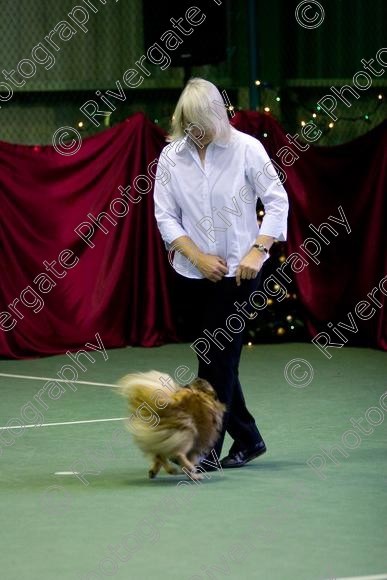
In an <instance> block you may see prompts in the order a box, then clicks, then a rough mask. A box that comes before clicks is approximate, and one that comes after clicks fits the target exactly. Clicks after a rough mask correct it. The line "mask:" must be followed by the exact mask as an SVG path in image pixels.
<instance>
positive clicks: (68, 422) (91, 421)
mask: <svg viewBox="0 0 387 580" xmlns="http://www.w3.org/2000/svg"><path fill="white" fill-rule="evenodd" d="M124 419H127V417H113V418H112V419H87V420H85V421H64V422H63V423H41V424H40V425H39V424H36V425H10V426H9V427H0V430H1V431H4V430H5V429H22V428H23V429H30V428H32V427H56V426H58V425H80V424H81V423H104V422H105V421H123V420H124Z"/></svg>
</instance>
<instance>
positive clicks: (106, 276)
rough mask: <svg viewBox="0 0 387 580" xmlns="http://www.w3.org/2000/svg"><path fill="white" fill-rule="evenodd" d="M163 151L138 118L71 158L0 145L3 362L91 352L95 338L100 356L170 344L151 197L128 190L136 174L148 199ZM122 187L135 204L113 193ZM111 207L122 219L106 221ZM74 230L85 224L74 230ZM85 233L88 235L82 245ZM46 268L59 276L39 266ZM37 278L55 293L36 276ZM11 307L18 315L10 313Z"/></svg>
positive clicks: (164, 269) (152, 129)
mask: <svg viewBox="0 0 387 580" xmlns="http://www.w3.org/2000/svg"><path fill="white" fill-rule="evenodd" d="M164 144H165V139H164V134H163V133H162V132H161V131H160V130H159V129H158V128H157V127H156V126H155V125H153V124H152V123H150V122H149V121H148V120H146V119H145V118H144V115H143V114H136V115H134V116H133V117H130V118H129V119H127V120H126V121H125V122H123V123H121V124H119V125H117V126H115V127H113V128H111V129H108V130H105V131H103V132H102V133H100V134H97V135H95V136H93V137H91V138H87V139H84V142H83V145H82V147H81V149H80V150H79V151H78V152H77V153H76V154H75V155H72V156H67V157H66V156H63V155H60V154H59V153H57V152H56V151H55V149H54V148H53V147H52V146H47V147H40V148H39V147H29V146H22V145H11V144H7V143H0V194H1V229H0V248H1V257H0V265H1V282H0V324H1V330H0V354H1V355H2V356H6V357H14V358H21V357H28V356H38V355H48V354H56V353H62V352H65V351H66V350H70V351H74V350H79V349H80V348H82V347H83V346H84V345H85V343H86V342H92V343H94V344H96V339H95V334H96V333H99V335H100V337H101V340H102V341H103V344H104V345H105V347H106V348H107V347H110V348H112V347H122V346H125V345H127V344H130V345H142V346H154V345H159V344H163V343H165V342H167V341H169V340H174V339H175V330H174V323H173V318H172V311H171V304H170V299H169V294H168V288H169V286H170V284H169V280H168V278H169V276H170V269H169V265H168V262H167V257H166V254H165V250H164V245H163V244H162V242H161V239H160V237H159V235H158V231H157V228H156V225H155V221H154V217H153V201H152V192H148V193H142V194H141V193H138V192H137V191H136V190H135V184H134V181H135V178H136V177H137V176H140V175H144V176H145V177H144V178H141V179H140V180H138V181H137V189H141V190H143V191H144V192H145V191H146V190H147V188H148V184H149V180H150V179H151V177H150V176H151V172H152V167H153V166H151V167H150V168H149V169H148V166H149V164H151V162H152V161H153V160H155V159H156V160H157V158H158V156H159V154H160V150H161V148H162V147H163V146H164ZM153 173H154V169H153ZM128 185H131V189H130V190H128V193H129V194H131V195H132V199H133V200H135V201H134V202H132V201H131V200H130V199H128V198H125V197H124V196H122V195H121V193H120V191H119V189H118V188H119V186H121V187H122V188H127V186H128ZM116 198H120V199H121V200H124V202H125V200H126V203H127V208H128V209H129V212H128V214H127V215H126V216H125V217H115V216H114V213H113V212H115V213H116V214H117V213H118V214H120V213H124V212H125V211H126V210H125V205H124V204H123V203H121V202H119V201H118V202H117V201H114V200H116ZM112 202H114V203H113V206H111V204H112ZM112 210H113V211H112ZM101 212H105V213H106V214H107V215H108V216H110V218H111V220H114V222H115V224H114V223H111V221H108V218H106V217H105V218H103V219H101V221H100V225H101V226H102V227H104V230H106V231H104V230H102V229H101V228H100V227H98V226H97V225H96V224H95V223H94V224H93V221H92V218H90V217H88V216H87V214H92V215H93V216H94V217H95V218H98V216H99V215H100V213H101ZM83 222H87V223H89V224H90V225H89V226H87V224H86V225H83V226H81V227H80V228H79V226H80V224H82V223H83ZM91 226H93V227H94V230H95V234H94V235H93V236H92V237H91V239H89V237H90V234H91ZM76 228H77V229H78V231H79V232H80V233H82V234H83V236H84V238H81V237H80V236H79V235H78V234H77V233H76V232H75V229H76ZM106 232H108V233H106ZM91 244H92V245H93V246H92V245H91ZM65 250H70V251H71V252H73V255H72V254H70V252H68V253H67V254H66V253H64V254H62V255H61V261H62V263H63V264H65V265H67V266H71V264H74V266H73V267H72V268H70V267H68V268H67V269H66V268H65V267H62V266H60V264H59V263H58V257H59V255H60V254H61V253H62V252H64V251H65ZM75 256H76V257H77V258H78V260H79V262H78V263H76V257H75ZM54 260H55V261H56V262H57V263H56V264H54V265H53V267H54V269H55V271H56V272H57V274H58V277H56V275H55V274H54V273H52V272H50V271H47V270H46V268H45V266H44V264H43V262H44V261H46V262H47V263H48V264H49V263H52V262H53V261H54ZM49 267H50V266H49ZM43 273H45V274H46V275H48V276H50V278H51V279H52V281H53V283H54V284H56V285H55V287H52V285H51V283H50V281H49V279H47V278H45V277H44V276H40V277H38V276H39V274H43ZM59 275H62V277H61V278H60V277H59ZM34 280H35V281H34ZM50 286H51V289H50ZM26 289H27V290H26ZM28 289H30V290H28ZM15 299H16V300H19V302H14V301H15ZM42 302H43V303H44V306H42ZM12 303H14V307H15V308H16V311H17V312H19V314H17V313H12V311H11V310H10V308H9V304H12ZM7 313H8V315H11V316H7ZM15 322H16V324H15V325H14V327H13V328H11V327H12V325H13V324H14V323H15ZM7 328H11V329H10V330H7Z"/></svg>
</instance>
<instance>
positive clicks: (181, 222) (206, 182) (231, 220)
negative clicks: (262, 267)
mask: <svg viewBox="0 0 387 580" xmlns="http://www.w3.org/2000/svg"><path fill="white" fill-rule="evenodd" d="M258 198H260V199H261V201H262V203H263V206H264V208H265V215H264V217H263V220H262V223H261V226H260V227H259V225H258V223H257V216H256V203H257V199H258ZM154 202H155V217H156V220H157V225H158V228H159V230H160V233H161V237H162V238H163V240H164V242H165V244H166V247H167V249H170V251H171V252H172V250H173V242H174V241H175V240H176V239H177V238H179V237H180V236H188V237H189V238H191V240H192V241H193V242H195V244H196V245H197V246H198V247H199V249H200V250H201V251H202V252H204V253H206V254H214V255H217V256H220V257H222V258H224V260H225V261H226V263H227V265H228V269H229V271H228V274H227V276H229V277H231V276H235V274H236V270H237V267H238V265H239V262H240V261H241V259H242V258H243V257H244V256H245V255H246V254H247V253H248V251H249V250H250V248H251V247H252V245H253V244H254V243H255V240H256V238H257V236H258V235H260V234H261V235H267V236H272V237H273V238H275V239H277V240H279V241H284V240H286V235H287V216H288V209H289V203H288V198H287V194H286V191H285V189H284V187H283V186H282V184H281V181H280V178H279V176H278V174H277V172H276V170H275V169H274V166H273V164H272V163H271V161H270V158H269V156H268V154H267V153H266V151H265V149H264V147H263V145H262V143H261V142H260V141H258V140H257V139H255V138H254V137H252V136H250V135H247V134H245V133H242V132H241V131H238V130H236V129H234V128H232V129H231V137H230V140H229V141H228V142H227V143H224V142H219V141H218V142H214V141H213V142H211V143H210V144H209V145H208V147H207V151H206V155H205V162H204V167H203V166H202V163H201V161H200V158H199V154H198V151H197V149H196V147H195V145H194V144H193V143H192V140H191V138H188V137H184V138H183V139H179V140H177V141H174V142H172V143H170V144H169V145H167V146H166V147H164V149H163V150H162V152H161V155H160V158H159V162H158V166H157V171H156V181H155V188H154ZM268 258H269V256H268V255H266V258H265V260H267V259H268ZM173 267H174V268H175V270H176V271H177V272H178V273H179V274H182V275H183V276H186V277H188V278H203V275H202V274H201V273H200V271H199V270H198V269H197V268H196V267H195V264H194V262H190V261H189V260H188V259H187V258H185V257H184V256H183V255H182V254H181V253H179V252H174V257H173Z"/></svg>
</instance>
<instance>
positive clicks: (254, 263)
mask: <svg viewBox="0 0 387 580" xmlns="http://www.w3.org/2000/svg"><path fill="white" fill-rule="evenodd" d="M264 260H265V254H263V253H262V252H260V251H259V250H256V249H255V248H251V250H250V251H249V253H248V254H246V256H244V258H242V260H241V261H240V263H239V266H238V269H237V272H236V283H237V286H240V285H241V280H252V279H253V278H256V277H257V276H258V273H259V271H260V269H261V268H262V265H263V262H264Z"/></svg>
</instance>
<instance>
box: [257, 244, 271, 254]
mask: <svg viewBox="0 0 387 580" xmlns="http://www.w3.org/2000/svg"><path fill="white" fill-rule="evenodd" d="M253 248H257V250H259V251H260V252H264V253H265V254H268V253H269V250H268V249H267V248H265V246H264V245H263V244H254V245H253Z"/></svg>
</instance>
